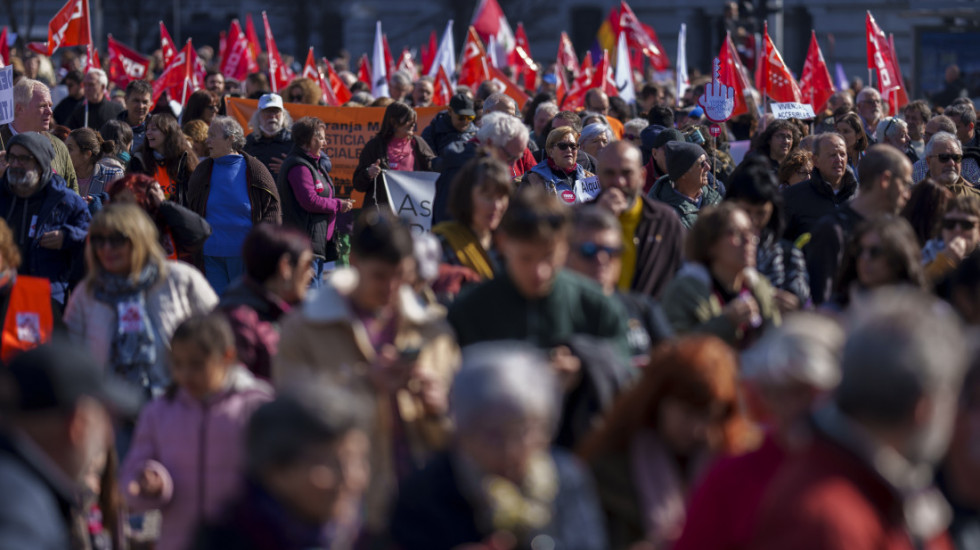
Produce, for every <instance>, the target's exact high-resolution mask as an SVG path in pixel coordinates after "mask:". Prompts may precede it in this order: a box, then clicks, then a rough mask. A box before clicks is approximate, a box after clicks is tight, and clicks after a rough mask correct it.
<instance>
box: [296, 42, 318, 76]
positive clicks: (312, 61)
mask: <svg viewBox="0 0 980 550" xmlns="http://www.w3.org/2000/svg"><path fill="white" fill-rule="evenodd" d="M300 76H302V77H303V78H309V79H310V80H312V81H314V82H316V81H317V80H319V79H320V69H318V68H317V66H316V57H315V56H314V55H313V46H310V51H309V52H307V53H306V63H305V64H304V65H303V74H301V75H300Z"/></svg>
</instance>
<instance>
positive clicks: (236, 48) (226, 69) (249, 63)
mask: <svg viewBox="0 0 980 550" xmlns="http://www.w3.org/2000/svg"><path fill="white" fill-rule="evenodd" d="M219 70H220V72H221V74H223V75H225V77H227V78H231V79H234V80H238V81H243V80H245V78H246V77H247V76H248V75H250V74H252V73H254V72H257V71H258V70H259V64H258V62H256V60H255V58H253V57H252V49H251V48H250V47H249V43H248V37H247V36H246V35H245V31H243V30H242V27H241V25H240V24H239V23H238V20H237V19H232V21H231V28H230V29H229V30H228V34H227V35H226V38H225V56H224V57H222V58H221V66H220V67H219Z"/></svg>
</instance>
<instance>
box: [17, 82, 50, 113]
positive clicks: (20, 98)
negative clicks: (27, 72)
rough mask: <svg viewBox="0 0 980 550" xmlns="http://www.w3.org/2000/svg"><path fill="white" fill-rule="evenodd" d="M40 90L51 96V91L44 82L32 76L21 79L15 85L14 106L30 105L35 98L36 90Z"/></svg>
mask: <svg viewBox="0 0 980 550" xmlns="http://www.w3.org/2000/svg"><path fill="white" fill-rule="evenodd" d="M38 90H40V91H42V92H44V93H46V94H48V97H50V96H51V91H50V90H49V89H48V87H47V86H45V85H44V82H41V81H40V80H34V79H31V78H22V79H20V82H18V83H17V85H16V86H14V107H18V106H20V107H26V106H27V105H30V103H31V99H33V98H34V92H35V91H38Z"/></svg>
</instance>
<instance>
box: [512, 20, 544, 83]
mask: <svg viewBox="0 0 980 550" xmlns="http://www.w3.org/2000/svg"><path fill="white" fill-rule="evenodd" d="M514 40H515V41H516V44H515V45H514V55H512V56H511V57H512V58H513V59H511V61H510V64H511V65H512V66H514V67H515V70H516V72H515V74H514V78H515V79H517V77H518V76H521V77H523V78H524V88H526V89H528V90H533V89H534V88H535V87H536V86H537V83H538V69H539V67H538V64H537V63H535V62H534V59H532V58H531V46H530V44H529V43H528V40H527V33H525V32H524V23H518V24H517V34H516V36H515V37H514Z"/></svg>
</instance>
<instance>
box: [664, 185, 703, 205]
mask: <svg viewBox="0 0 980 550" xmlns="http://www.w3.org/2000/svg"><path fill="white" fill-rule="evenodd" d="M670 188H671V189H673V191H674V193H677V196H679V197H681V198H683V199H684V200H686V201H687V202H689V203H691V204H693V205H695V206H697V207H699V208H700V207H701V199H703V198H704V187H702V188H701V189H699V190H698V196H696V197H694V198H693V199H692V198H691V197H688V196H687V195H685V194H684V193H681V192H680V191H678V190H677V183H675V182H674V181H673V180H671V182H670Z"/></svg>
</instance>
